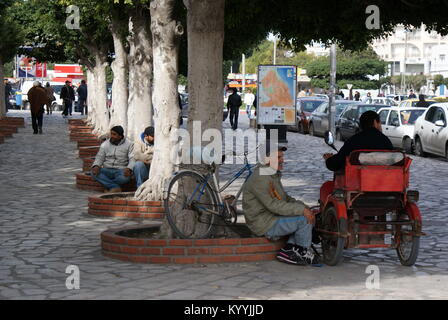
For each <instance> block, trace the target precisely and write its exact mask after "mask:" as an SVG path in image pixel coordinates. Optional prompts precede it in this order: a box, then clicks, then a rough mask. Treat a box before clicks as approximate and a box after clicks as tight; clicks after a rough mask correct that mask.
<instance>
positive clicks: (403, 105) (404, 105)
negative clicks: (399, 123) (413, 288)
mask: <svg viewBox="0 0 448 320" xmlns="http://www.w3.org/2000/svg"><path fill="white" fill-rule="evenodd" d="M419 101H420V100H418V99H407V100H403V101H401V102H400V103H399V104H398V107H399V108H410V107H417V103H418V102H419ZM425 101H426V102H428V103H429V105H432V104H433V103H436V102H437V101H436V100H432V99H429V100H425Z"/></svg>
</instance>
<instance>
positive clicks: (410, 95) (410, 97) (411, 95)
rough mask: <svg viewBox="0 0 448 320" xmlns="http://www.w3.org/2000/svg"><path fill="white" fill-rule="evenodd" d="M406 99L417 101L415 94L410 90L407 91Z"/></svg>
mask: <svg viewBox="0 0 448 320" xmlns="http://www.w3.org/2000/svg"><path fill="white" fill-rule="evenodd" d="M408 99H417V96H416V95H415V93H414V91H413V90H412V89H411V90H410V91H409V97H408Z"/></svg>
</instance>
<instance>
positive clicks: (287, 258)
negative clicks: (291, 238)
mask: <svg viewBox="0 0 448 320" xmlns="http://www.w3.org/2000/svg"><path fill="white" fill-rule="evenodd" d="M277 260H279V261H282V262H286V263H291V264H299V265H305V264H306V262H305V261H304V260H303V259H302V258H301V257H300V256H299V252H298V250H297V248H296V246H294V245H292V244H290V243H288V244H286V246H285V247H284V248H282V249H280V251H279V252H278V253H277Z"/></svg>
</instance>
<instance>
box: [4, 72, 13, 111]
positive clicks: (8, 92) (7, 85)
mask: <svg viewBox="0 0 448 320" xmlns="http://www.w3.org/2000/svg"><path fill="white" fill-rule="evenodd" d="M11 92H12V87H11V84H10V83H9V81H8V80H7V79H5V108H6V112H8V109H10V107H11V105H10V103H9V96H10V95H11Z"/></svg>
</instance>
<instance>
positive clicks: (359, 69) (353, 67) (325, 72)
mask: <svg viewBox="0 0 448 320" xmlns="http://www.w3.org/2000/svg"><path fill="white" fill-rule="evenodd" d="M336 60H337V62H336V81H337V86H338V87H339V88H346V86H347V84H353V86H354V87H355V88H359V89H379V87H380V86H381V83H380V82H379V81H378V80H369V78H368V75H370V76H374V75H380V76H381V75H383V74H385V72H386V67H387V62H385V61H383V60H381V59H380V58H379V57H378V56H377V55H376V54H375V52H374V51H373V50H372V49H368V50H364V51H343V50H337V55H336ZM305 68H306V70H307V75H308V76H309V77H310V78H312V81H311V85H312V86H315V87H321V88H326V89H328V88H329V83H330V58H329V57H318V58H316V59H314V60H313V61H311V62H309V63H308V64H307V65H306V67H305Z"/></svg>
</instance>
